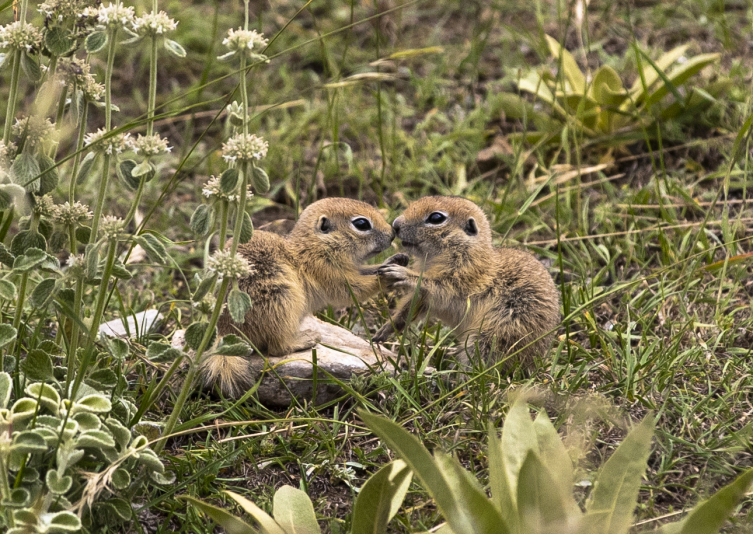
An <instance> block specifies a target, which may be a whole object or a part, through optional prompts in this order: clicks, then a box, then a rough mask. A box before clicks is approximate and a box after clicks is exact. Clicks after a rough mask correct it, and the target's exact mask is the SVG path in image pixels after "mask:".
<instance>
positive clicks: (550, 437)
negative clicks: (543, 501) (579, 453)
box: [533, 410, 577, 508]
mask: <svg viewBox="0 0 753 534" xmlns="http://www.w3.org/2000/svg"><path fill="white" fill-rule="evenodd" d="M533 430H534V432H536V438H537V440H538V444H539V459H540V460H541V462H542V463H543V464H544V467H546V468H547V469H548V470H549V472H550V473H551V474H552V478H553V479H554V484H555V485H556V486H557V489H558V491H560V493H561V494H562V499H563V501H564V502H565V503H566V504H567V505H568V506H571V507H572V506H575V507H576V508H577V504H576V503H575V501H574V500H573V462H572V460H571V459H570V455H569V454H567V449H565V445H564V444H563V443H562V440H561V439H560V437H559V434H557V431H556V430H555V429H554V426H553V425H552V422H551V421H550V420H549V416H547V414H546V412H545V411H543V410H542V411H541V412H539V414H538V415H537V416H536V419H534V421H533Z"/></svg>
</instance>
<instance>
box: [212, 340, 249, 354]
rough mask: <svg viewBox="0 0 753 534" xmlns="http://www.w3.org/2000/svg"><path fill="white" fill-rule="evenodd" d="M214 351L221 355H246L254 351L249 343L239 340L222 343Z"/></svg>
mask: <svg viewBox="0 0 753 534" xmlns="http://www.w3.org/2000/svg"><path fill="white" fill-rule="evenodd" d="M214 352H215V354H219V355H221V356H248V355H250V354H251V353H252V352H254V349H253V348H251V346H250V345H247V344H246V343H242V342H241V343H234V344H232V345H225V344H222V345H220V346H219V347H217V350H215V351H214Z"/></svg>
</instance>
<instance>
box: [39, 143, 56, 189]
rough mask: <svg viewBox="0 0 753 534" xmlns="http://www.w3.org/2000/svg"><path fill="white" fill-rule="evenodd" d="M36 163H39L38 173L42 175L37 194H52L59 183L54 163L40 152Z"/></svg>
mask: <svg viewBox="0 0 753 534" xmlns="http://www.w3.org/2000/svg"><path fill="white" fill-rule="evenodd" d="M37 162H38V163H39V172H40V173H41V174H42V176H40V177H39V180H40V182H39V191H38V192H37V194H38V195H46V194H47V193H52V192H53V191H54V190H55V188H56V187H57V186H58V182H59V181H60V174H59V173H58V169H57V167H56V166H55V161H53V159H52V158H51V157H49V156H48V155H47V154H45V153H44V152H40V153H39V154H38V155H37Z"/></svg>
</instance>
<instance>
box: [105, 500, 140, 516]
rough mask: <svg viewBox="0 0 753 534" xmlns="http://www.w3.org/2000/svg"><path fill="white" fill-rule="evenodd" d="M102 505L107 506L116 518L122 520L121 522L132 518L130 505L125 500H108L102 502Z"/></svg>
mask: <svg viewBox="0 0 753 534" xmlns="http://www.w3.org/2000/svg"><path fill="white" fill-rule="evenodd" d="M102 504H103V505H105V506H107V507H108V508H110V509H111V510H113V511H114V512H115V513H116V514H118V517H119V518H120V519H122V520H123V521H126V520H128V519H131V517H132V513H133V512H132V508H131V505H130V504H128V502H127V501H126V500H125V499H109V500H107V501H105V502H103V503H102Z"/></svg>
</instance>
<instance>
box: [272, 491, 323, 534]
mask: <svg viewBox="0 0 753 534" xmlns="http://www.w3.org/2000/svg"><path fill="white" fill-rule="evenodd" d="M272 515H274V518H275V519H274V520H275V521H276V522H277V524H278V525H280V527H282V529H283V530H284V531H285V532H286V533H287V534H319V533H320V532H321V530H320V529H319V523H317V522H316V514H315V513H314V505H313V504H312V503H311V499H309V496H308V495H306V493H304V492H303V491H301V490H299V489H296V488H294V487H292V486H283V487H281V488H280V489H278V490H277V491H276V492H275V495H274V497H273V498H272Z"/></svg>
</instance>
